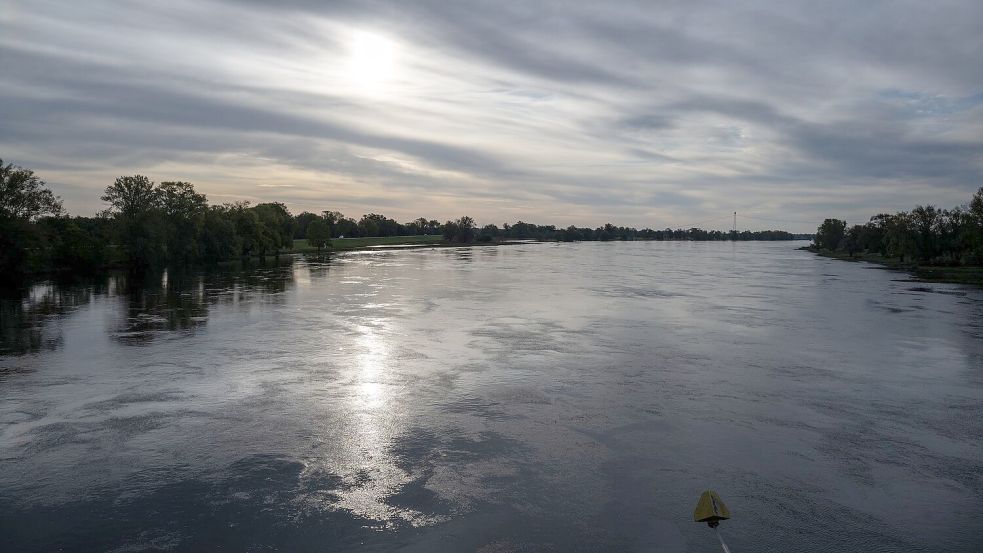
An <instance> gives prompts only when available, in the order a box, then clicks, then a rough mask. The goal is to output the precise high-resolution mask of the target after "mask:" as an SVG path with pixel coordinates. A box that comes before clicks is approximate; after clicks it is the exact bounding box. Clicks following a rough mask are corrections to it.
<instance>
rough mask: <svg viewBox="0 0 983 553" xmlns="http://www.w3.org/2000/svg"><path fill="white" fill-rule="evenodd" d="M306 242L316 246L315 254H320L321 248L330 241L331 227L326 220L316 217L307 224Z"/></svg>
mask: <svg viewBox="0 0 983 553" xmlns="http://www.w3.org/2000/svg"><path fill="white" fill-rule="evenodd" d="M307 243H308V244H310V245H311V246H314V247H315V248H317V255H321V248H324V247H325V246H327V245H328V244H330V243H331V227H329V226H328V222H327V221H325V220H324V219H321V218H317V219H314V220H313V221H311V222H310V224H309V225H307Z"/></svg>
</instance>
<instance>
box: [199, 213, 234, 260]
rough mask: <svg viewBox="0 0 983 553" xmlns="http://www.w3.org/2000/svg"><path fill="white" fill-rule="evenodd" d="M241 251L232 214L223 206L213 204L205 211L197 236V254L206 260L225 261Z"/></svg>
mask: <svg viewBox="0 0 983 553" xmlns="http://www.w3.org/2000/svg"><path fill="white" fill-rule="evenodd" d="M241 252H242V239H241V238H239V235H238V234H237V233H236V225H235V220H234V219H233V214H232V213H231V212H230V210H229V209H228V208H227V207H225V206H213V207H211V208H209V209H208V211H207V212H205V217H204V222H203V224H202V228H201V233H200V234H199V236H198V255H199V257H200V258H201V259H204V260H206V261H211V262H216V261H227V260H229V259H233V258H235V257H236V256H237V255H239V254H240V253H241Z"/></svg>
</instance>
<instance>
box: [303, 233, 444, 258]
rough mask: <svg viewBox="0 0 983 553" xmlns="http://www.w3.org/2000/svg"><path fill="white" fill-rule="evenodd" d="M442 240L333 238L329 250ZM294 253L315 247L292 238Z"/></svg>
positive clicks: (432, 237)
mask: <svg viewBox="0 0 983 553" xmlns="http://www.w3.org/2000/svg"><path fill="white" fill-rule="evenodd" d="M443 242H444V237H443V236H441V235H439V234H436V235H428V234H419V235H415V236H372V237H368V238H333V239H332V240H331V247H330V248H329V249H330V251H336V252H339V251H349V250H357V249H361V248H368V247H371V246H399V245H403V244H414V245H421V246H425V245H427V244H433V245H438V244H441V243H443ZM293 251H294V253H314V252H316V251H317V248H315V247H313V246H311V245H309V244H308V243H307V240H306V239H304V238H301V239H298V240H294V249H293Z"/></svg>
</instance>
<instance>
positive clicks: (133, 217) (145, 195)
mask: <svg viewBox="0 0 983 553" xmlns="http://www.w3.org/2000/svg"><path fill="white" fill-rule="evenodd" d="M102 201H104V202H108V203H109V209H108V210H107V213H108V214H110V215H112V216H113V217H114V218H115V220H116V223H117V224H116V235H117V241H118V243H119V244H121V245H122V246H123V248H124V250H125V252H126V264H127V266H128V267H129V268H130V269H131V270H134V271H142V270H145V269H148V268H151V267H154V266H159V265H160V264H161V263H163V261H164V259H165V258H166V253H167V251H166V240H167V237H166V234H167V232H166V229H165V227H164V224H163V221H162V219H161V209H160V208H161V206H160V192H159V190H158V189H157V188H156V187H155V186H154V183H153V182H152V181H151V180H150V179H148V178H147V177H145V176H143V175H133V176H126V177H119V178H117V179H116V181H115V182H113V184H111V185H109V186H108V187H106V192H105V193H104V194H103V196H102Z"/></svg>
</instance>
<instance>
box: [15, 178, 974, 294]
mask: <svg viewBox="0 0 983 553" xmlns="http://www.w3.org/2000/svg"><path fill="white" fill-rule="evenodd" d="M101 199H102V200H103V201H105V202H106V203H107V209H106V210H105V211H104V212H103V213H102V214H101V215H100V216H98V217H67V216H64V215H62V206H61V201H60V200H59V199H58V198H57V197H56V196H55V195H54V194H53V193H52V192H51V191H50V190H49V189H48V188H47V187H46V185H45V183H44V181H42V180H41V179H40V178H38V177H37V176H35V175H34V172H33V171H31V170H29V169H23V168H21V167H16V166H14V165H12V164H7V165H3V163H2V162H0V271H2V274H3V275H4V276H7V277H11V276H12V277H14V278H20V276H22V275H24V274H29V273H34V272H44V271H59V270H71V271H87V270H95V269H102V268H106V267H109V266H122V267H125V268H128V269H131V270H133V271H137V272H139V271H143V270H145V269H151V268H157V267H161V266H164V265H169V266H171V267H173V268H177V267H183V266H189V265H192V264H195V263H215V262H223V261H229V260H233V259H236V258H239V257H251V256H258V257H263V256H266V255H278V254H279V253H280V252H281V251H283V250H291V249H292V248H293V246H294V241H295V239H300V240H307V242H308V244H309V245H310V247H313V248H317V249H318V251H320V249H321V248H323V247H325V246H329V245H333V244H332V239H336V244H337V248H338V249H350V248H354V247H358V246H359V245H367V244H369V243H372V244H377V243H401V242H404V241H406V240H408V241H410V242H413V243H434V242H437V241H440V240H441V237H444V238H446V239H447V240H448V241H450V242H453V243H456V244H466V243H471V242H474V241H479V242H493V241H503V240H519V239H528V240H790V239H793V238H795V236H794V235H791V234H789V233H786V232H781V231H762V232H749V231H744V232H741V233H736V234H732V233H723V232H719V231H706V230H702V229H697V228H693V229H685V230H684V229H665V230H652V229H642V230H637V229H635V228H631V227H622V226H615V225H612V224H606V225H604V226H602V227H598V228H578V227H574V226H571V227H567V228H565V229H558V228H557V227H556V226H554V225H537V224H533V223H526V222H523V221H518V222H516V223H515V224H508V223H505V224H503V225H502V226H497V225H494V224H487V225H485V226H483V227H481V229H480V230H479V229H478V225H477V224H476V223H475V221H474V219H472V218H471V217H467V216H465V217H461V218H459V219H457V220H453V221H447V222H446V223H444V224H440V223H439V222H438V221H437V220H435V219H427V218H425V217H419V218H417V219H414V220H412V221H410V222H408V223H399V222H398V221H396V220H395V219H392V218H389V217H386V216H384V215H381V214H378V213H368V214H365V215H363V216H362V217H361V218H359V219H358V220H356V219H354V218H351V217H346V216H345V215H344V214H343V213H341V212H340V211H331V210H326V211H323V212H322V215H318V214H316V213H312V212H303V213H301V214H299V215H297V216H293V215H292V214H291V213H290V211H289V210H288V209H287V207H286V206H285V205H284V204H282V203H279V202H273V203H261V204H258V205H255V206H251V205H250V204H249V202H235V203H230V204H224V205H212V206H210V205H209V204H208V199H207V197H206V196H205V195H204V194H201V193H199V192H197V191H196V190H195V187H194V185H193V184H192V183H189V182H183V181H165V182H161V183H160V184H155V183H154V182H153V181H151V180H150V179H149V178H148V177H146V176H143V175H130V176H121V177H119V178H117V179H115V181H114V182H113V183H112V184H110V185H109V186H107V187H106V189H105V192H104V193H103V195H102V196H101ZM961 213H962V214H961V217H962V219H961V221H962V220H965V221H963V222H961V223H960V224H959V225H953V224H950V222H951V221H950V219H946V216H945V214H943V216H942V218H941V219H939V216H938V214H937V213H933V212H931V211H926V212H925V213H922V212H918V214H919V217H921V218H920V219H918V220H919V221H922V226H920V227H918V228H919V229H922V230H924V229H926V228H927V229H929V230H930V231H931V232H933V233H935V232H939V233H941V234H940V237H939V238H936V236H935V235H934V234H932V235H924V233H923V235H920V236H921V242H918V243H919V244H922V243H930V244H932V245H933V246H932V247H933V248H935V249H936V250H944V249H946V248H948V247H949V246H948V245H947V244H949V243H950V242H952V241H954V240H955V241H957V242H959V243H961V244H962V243H970V242H971V245H970V247H969V249H968V250H967V251H969V252H971V253H972V255H975V256H976V257H977V258H983V239H980V234H981V233H980V232H975V233H970V234H969V235H967V236H971V237H972V239H971V240H970V238H966V237H964V234H966V233H967V228H969V226H971V225H976V227H973V228H980V227H981V226H983V225H981V224H980V221H983V197H980V198H977V199H975V200H974V203H973V204H972V205H971V206H970V208H967V210H964V211H963V212H961ZM895 219H896V217H895V216H891V218H890V220H889V221H888V220H886V221H885V222H882V223H883V224H881V226H880V227H878V229H877V230H878V232H881V233H882V234H883V237H882V238H878V239H877V242H878V244H879V245H880V247H884V248H889V247H892V248H907V247H909V246H908V244H909V242H910V240H908V239H909V236H908V234H906V233H905V232H901V233H900V234H897V232H896V233H895V234H897V236H894V235H893V234H891V232H890V231H898V229H900V228H901V227H897V225H894V222H895ZM967 221H968V222H967ZM889 223H890V224H889ZM926 225H927V226H926ZM868 230H869V229H867V228H866V227H865V228H864V229H863V231H864V232H863V233H862V235H861V236H862V237H863V240H867V236H868V234H871V232H872V231H871V232H868ZM898 232H900V231H898ZM342 237H345V238H344V239H342ZM967 240H969V241H970V242H967ZM863 247H864V248H868V247H874V246H872V245H870V246H868V245H865V246H863ZM933 251H935V250H933Z"/></svg>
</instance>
